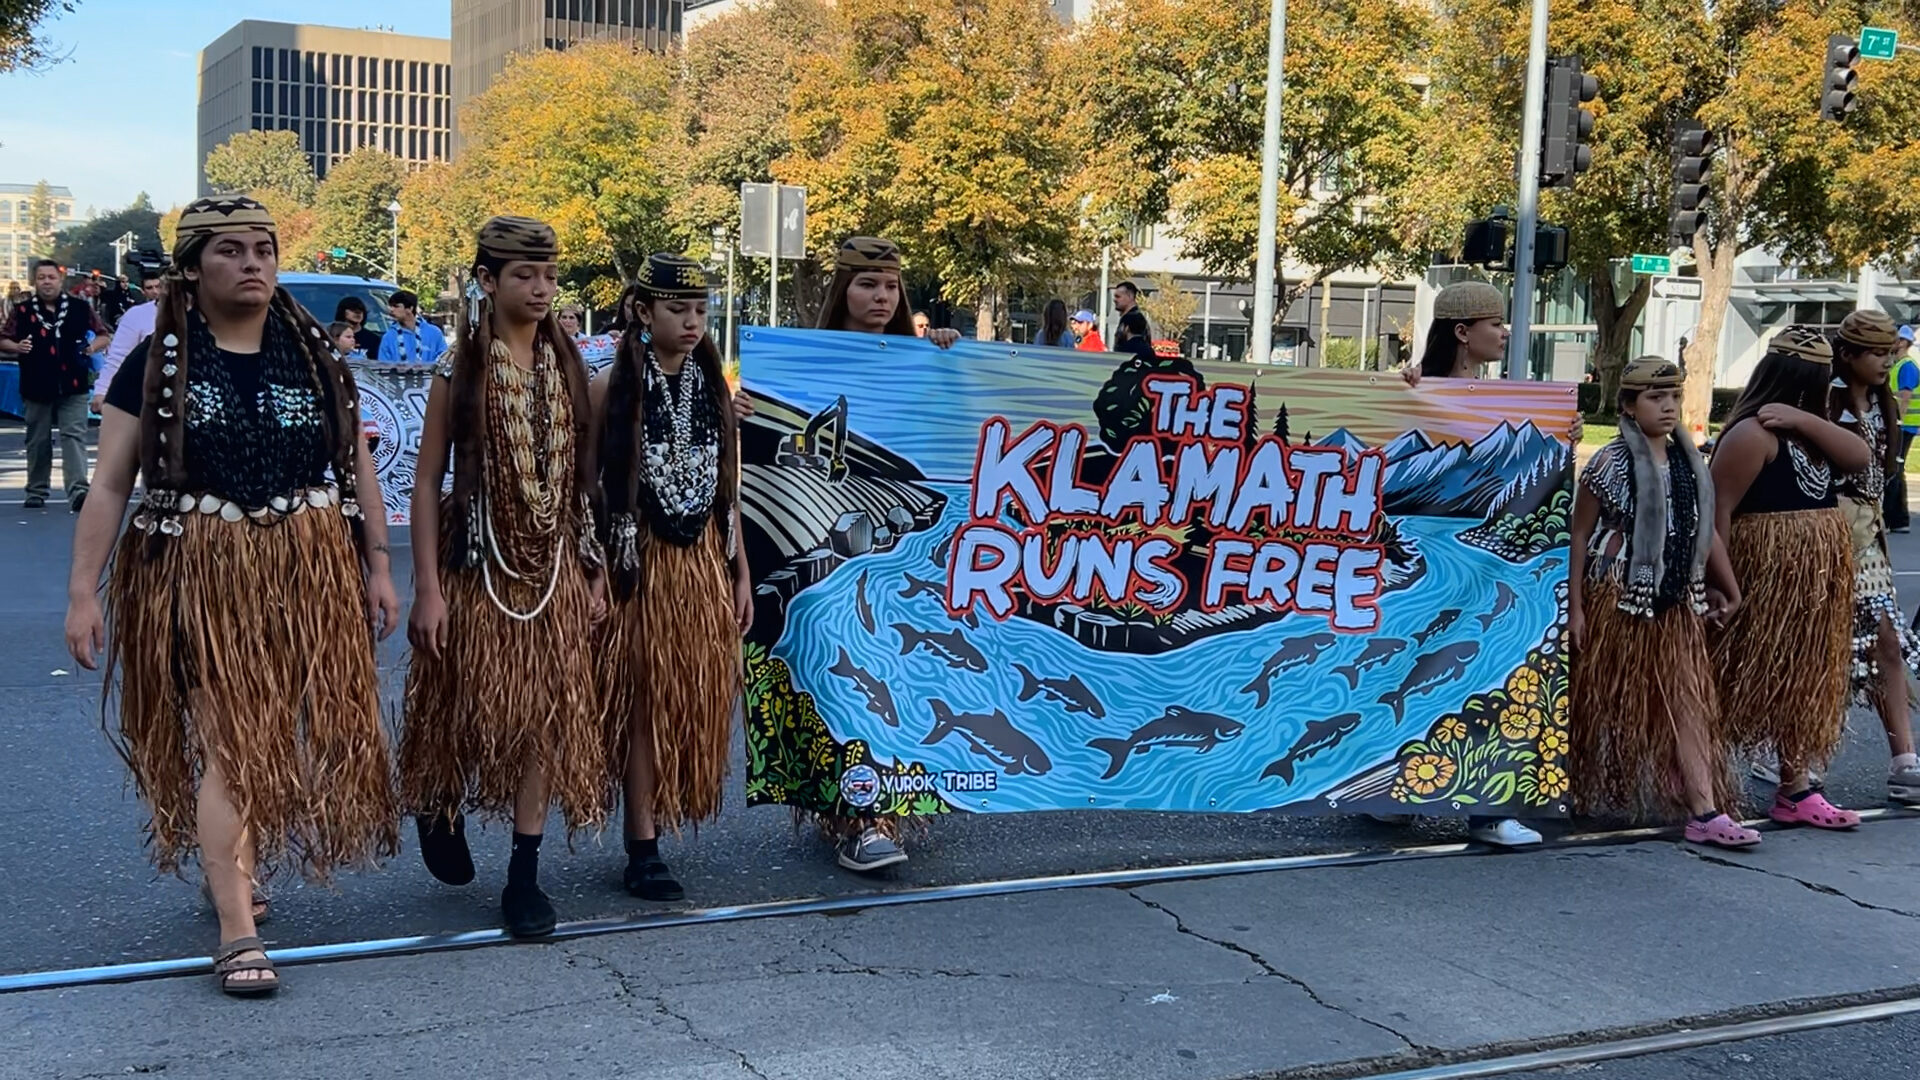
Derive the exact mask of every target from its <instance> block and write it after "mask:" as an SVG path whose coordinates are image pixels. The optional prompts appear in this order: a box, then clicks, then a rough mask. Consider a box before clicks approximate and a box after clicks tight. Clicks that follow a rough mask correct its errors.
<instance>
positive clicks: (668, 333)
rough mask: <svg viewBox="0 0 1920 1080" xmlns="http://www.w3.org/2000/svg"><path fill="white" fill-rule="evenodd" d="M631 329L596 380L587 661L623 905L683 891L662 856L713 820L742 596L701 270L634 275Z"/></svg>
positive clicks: (749, 598) (690, 267)
mask: <svg viewBox="0 0 1920 1080" xmlns="http://www.w3.org/2000/svg"><path fill="white" fill-rule="evenodd" d="M639 288H640V300H639V303H638V304H637V305H636V309H637V310H636V313H635V315H636V319H637V325H636V326H635V328H634V329H633V330H631V331H630V332H629V333H627V334H626V335H624V336H622V337H621V339H620V351H619V352H618V353H617V354H616V355H615V357H614V362H613V364H612V366H611V367H609V368H608V369H607V370H606V372H605V373H604V374H602V375H601V376H600V377H598V378H596V379H595V380H594V383H593V394H592V396H593V410H594V417H595V423H594V429H595V431H596V432H598V435H599V438H598V442H597V445H596V450H597V453H598V457H599V462H600V476H599V485H598V486H599V489H600V491H601V493H602V498H603V499H604V500H605V505H606V518H605V524H604V526H603V536H604V541H605V545H606V549H607V565H608V576H609V577H610V578H611V581H612V597H613V599H612V605H613V607H612V613H611V614H612V617H611V618H610V619H609V621H608V625H607V633H606V636H605V638H604V639H603V641H602V643H601V645H600V647H599V648H598V649H597V650H596V652H597V654H598V655H599V657H600V663H599V668H598V672H597V674H598V676H599V683H600V694H601V702H602V707H603V709H604V712H605V731H606V745H607V748H608V758H609V762H608V764H609V766H610V767H612V768H613V769H615V770H616V772H618V773H619V774H620V775H621V776H622V778H623V781H624V788H625V797H626V836H625V839H626V851H627V868H626V870H625V872H624V873H623V874H622V881H623V883H624V884H625V886H626V889H627V892H628V893H630V894H631V895H633V896H636V897H638V898H640V899H642V900H652V901H674V900H679V899H681V898H682V897H683V896H684V895H685V890H684V889H683V888H682V887H681V885H680V883H679V881H678V880H676V879H675V878H674V876H673V871H672V870H670V869H669V868H668V867H667V863H666V860H664V859H662V858H661V856H660V829H661V828H662V827H663V826H664V827H665V828H667V829H669V830H671V831H672V832H674V833H675V834H676V835H678V834H679V832H680V831H681V829H682V828H684V827H686V826H688V825H692V826H694V827H695V828H698V826H699V824H700V823H701V822H703V821H707V820H711V819H712V818H713V817H714V816H716V815H717V814H719V812H720V804H721V796H722V792H723V790H724V788H725V783H726V778H727V765H728V748H729V747H730V746H731V745H732V741H733V710H734V703H735V702H736V701H737V700H738V699H739V695H740V671H741V669H740V663H741V660H740V637H741V635H742V634H744V633H746V631H747V629H748V628H749V627H750V626H751V625H752V623H753V585H752V578H751V577H750V576H749V574H748V572H747V552H746V547H745V545H744V544H742V543H741V539H740V500H739V490H740V485H739V429H738V423H737V420H736V418H735V410H734V409H733V408H732V406H731V405H730V403H729V397H730V394H729V393H728V390H727V379H726V373H725V372H724V371H722V370H721V364H720V352H719V350H718V349H716V348H714V344H713V339H712V338H711V337H709V336H708V333H707V330H708V313H707V280H706V275H705V273H703V272H702V271H701V269H700V265H699V264H698V263H696V262H693V261H692V260H690V259H686V258H683V257H681V256H679V255H674V254H656V255H651V256H649V257H648V258H647V260H646V262H645V263H643V264H642V265H641V267H640V281H639Z"/></svg>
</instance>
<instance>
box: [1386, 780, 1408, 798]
mask: <svg viewBox="0 0 1920 1080" xmlns="http://www.w3.org/2000/svg"><path fill="white" fill-rule="evenodd" d="M1387 798H1389V799H1392V800H1393V801H1394V802H1406V801H1407V785H1405V784H1403V783H1401V782H1400V781H1398V780H1395V781H1394V782H1393V789H1392V790H1391V791H1388V792H1387Z"/></svg>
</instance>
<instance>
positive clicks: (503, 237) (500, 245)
mask: <svg viewBox="0 0 1920 1080" xmlns="http://www.w3.org/2000/svg"><path fill="white" fill-rule="evenodd" d="M479 246H480V256H479V259H476V260H475V261H476V262H477V261H479V260H480V259H485V260H492V261H494V262H499V263H510V262H553V261H555V260H557V259H558V258H559V257H560V240H559V238H558V237H557V236H555V235H554V232H553V226H551V225H549V224H547V223H546V222H544V221H538V220H535V219H534V218H530V217H506V216H502V217H496V218H490V219H488V221H487V223H486V224H485V225H482V226H480V244H479Z"/></svg>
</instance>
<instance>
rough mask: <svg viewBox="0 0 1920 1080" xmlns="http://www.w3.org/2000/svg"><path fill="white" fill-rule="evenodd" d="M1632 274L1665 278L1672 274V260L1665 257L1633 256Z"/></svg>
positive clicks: (1669, 257)
mask: <svg viewBox="0 0 1920 1080" xmlns="http://www.w3.org/2000/svg"><path fill="white" fill-rule="evenodd" d="M1633 272H1634V273H1636V274H1655V275H1658V276H1660V277H1666V276H1668V275H1670V274H1672V273H1673V259H1672V257H1671V256H1667V255H1635V256H1634V257H1633Z"/></svg>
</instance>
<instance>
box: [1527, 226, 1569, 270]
mask: <svg viewBox="0 0 1920 1080" xmlns="http://www.w3.org/2000/svg"><path fill="white" fill-rule="evenodd" d="M1566 266H1567V227H1566V226H1565V225H1545V224H1543V225H1539V226H1537V227H1535V229H1534V230H1533V272H1534V273H1536V274H1551V273H1553V272H1554V271H1555V270H1564V269H1566Z"/></svg>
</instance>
